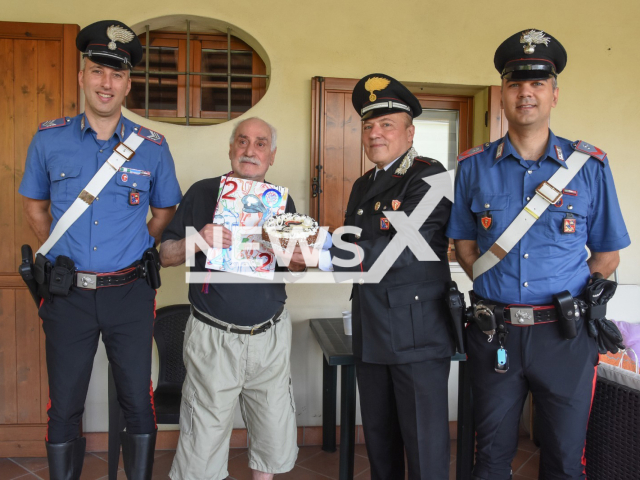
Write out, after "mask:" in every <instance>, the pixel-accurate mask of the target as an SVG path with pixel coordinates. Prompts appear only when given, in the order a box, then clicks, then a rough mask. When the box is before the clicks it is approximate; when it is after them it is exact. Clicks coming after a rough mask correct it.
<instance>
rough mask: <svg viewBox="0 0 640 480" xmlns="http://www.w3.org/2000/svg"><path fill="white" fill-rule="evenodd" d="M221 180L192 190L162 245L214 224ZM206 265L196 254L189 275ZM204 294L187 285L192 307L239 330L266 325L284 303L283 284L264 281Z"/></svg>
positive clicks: (218, 286) (212, 288)
mask: <svg viewBox="0 0 640 480" xmlns="http://www.w3.org/2000/svg"><path fill="white" fill-rule="evenodd" d="M220 178H221V177H216V178H207V179H205V180H200V181H199V182H197V183H195V184H193V185H192V186H191V188H190V189H189V191H188V192H187V193H186V194H185V195H184V197H183V198H182V202H180V206H179V207H178V210H177V212H176V214H175V216H174V217H173V220H171V223H170V224H169V225H168V226H167V228H166V229H165V230H164V232H163V234H162V241H163V242H164V241H166V240H182V239H183V238H185V231H186V228H187V227H193V228H195V229H196V231H198V232H199V231H200V230H201V229H202V227H204V226H205V225H207V224H209V223H212V222H213V214H214V212H215V208H216V201H217V199H218V190H219V188H220ZM286 211H287V212H295V211H296V207H295V205H294V203H293V199H292V198H291V196H289V197H288V198H287V207H286ZM206 261H207V256H206V253H203V252H198V253H196V258H195V266H193V267H191V271H192V272H210V271H211V270H209V269H207V268H205V263H206ZM276 268H277V269H278V270H281V269H280V268H279V267H276ZM284 270H286V269H284ZM216 273H218V272H216ZM228 275H234V274H232V273H229V274H228ZM203 290H204V289H203V285H202V284H201V283H200V284H197V283H191V284H189V301H190V302H191V304H192V305H193V306H194V307H196V308H197V309H198V310H200V311H201V312H205V313H207V314H209V315H211V316H212V317H215V318H217V319H220V320H222V321H223V322H227V323H233V324H235V325H242V326H251V325H255V324H257V323H262V322H266V321H267V320H269V319H270V318H271V317H273V315H274V314H275V313H276V312H277V311H278V309H279V308H280V307H281V306H282V305H284V303H285V301H286V299H287V293H286V291H285V286H284V284H283V283H274V282H269V281H267V280H265V281H264V282H261V283H229V284H224V283H211V284H209V285H208V292H207V293H205V292H204V291H203Z"/></svg>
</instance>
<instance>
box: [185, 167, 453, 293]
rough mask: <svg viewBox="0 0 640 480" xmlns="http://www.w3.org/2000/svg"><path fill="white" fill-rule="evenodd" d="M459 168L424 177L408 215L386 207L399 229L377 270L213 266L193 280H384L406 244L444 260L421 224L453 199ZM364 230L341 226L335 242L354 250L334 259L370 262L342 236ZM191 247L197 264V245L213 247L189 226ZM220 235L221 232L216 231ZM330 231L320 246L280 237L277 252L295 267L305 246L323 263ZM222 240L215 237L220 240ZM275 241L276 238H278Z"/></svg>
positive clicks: (189, 258) (427, 258) (313, 261)
mask: <svg viewBox="0 0 640 480" xmlns="http://www.w3.org/2000/svg"><path fill="white" fill-rule="evenodd" d="M452 178H453V172H450V171H448V172H442V173H439V174H436V175H432V176H429V177H424V178H422V180H423V181H424V182H426V183H427V184H429V186H430V188H429V190H427V192H426V193H425V195H424V196H423V198H422V199H421V200H420V202H419V203H418V205H417V206H416V208H415V209H414V210H413V211H412V212H411V214H410V215H407V214H406V213H405V212H403V211H388V212H387V211H385V212H383V214H384V215H385V216H386V217H387V218H388V219H389V222H390V223H391V225H393V227H394V228H395V230H396V234H395V235H394V236H393V238H392V239H391V241H390V242H389V244H388V245H387V246H386V248H385V249H384V250H383V251H382V253H381V254H380V256H379V257H378V258H377V259H376V261H375V262H374V263H373V265H372V266H371V268H370V269H369V270H368V271H366V272H361V271H360V270H359V269H356V270H354V271H348V272H345V271H337V272H336V271H334V272H323V271H311V272H309V271H307V272H304V273H291V272H280V271H277V270H276V271H275V272H274V276H273V279H272V280H265V279H261V278H256V277H251V276H246V275H230V274H229V273H228V272H220V271H216V270H210V271H208V272H187V274H186V281H187V283H198V284H200V283H226V284H229V283H265V282H266V283H342V282H348V281H353V282H358V283H360V284H363V283H379V282H380V281H381V280H382V279H383V277H384V276H385V275H386V274H387V272H388V271H389V270H390V269H391V268H392V266H393V264H394V262H395V261H396V260H397V258H398V257H399V256H400V255H401V254H402V252H403V251H404V249H405V248H409V249H410V251H411V252H413V254H414V255H415V257H416V259H417V260H418V261H421V262H438V261H440V259H439V258H438V256H437V255H436V253H435V252H434V251H433V249H432V248H431V246H430V245H429V244H428V243H427V241H426V240H425V239H424V237H423V236H422V235H421V234H420V227H421V226H422V225H423V224H424V222H426V221H427V219H428V218H429V216H430V215H431V214H432V213H433V211H434V210H435V208H436V207H437V206H438V205H439V204H440V202H441V201H442V199H443V198H446V199H448V200H449V201H450V202H451V203H453V184H452ZM239 228H242V233H243V234H245V235H251V234H260V233H261V231H262V227H259V226H257V227H239ZM361 233H362V229H361V228H359V227H356V226H343V227H340V228H337V229H336V230H335V231H334V233H333V235H332V240H333V245H334V247H337V248H339V249H342V250H345V251H347V252H350V253H351V254H352V256H351V258H349V259H340V258H337V257H333V258H332V263H333V264H334V265H335V266H337V267H342V268H354V267H357V266H358V265H360V263H361V262H363V261H364V256H365V251H364V250H363V249H362V248H361V247H360V246H358V245H357V243H349V242H346V241H344V240H342V236H343V235H345V234H354V235H360V234H361ZM185 234H186V235H185V250H186V252H185V253H186V266H187V267H192V266H194V265H195V254H196V245H197V246H198V248H200V250H201V251H203V252H205V253H206V252H207V251H208V250H209V248H210V247H209V245H208V244H207V242H206V241H205V240H204V239H203V238H202V236H200V234H199V233H198V231H197V230H196V229H195V228H193V227H187V228H186V232H185ZM216 234H220V235H221V232H216ZM327 235H328V232H327V227H321V228H320V230H319V232H318V240H317V241H316V243H315V245H316V247H315V248H314V247H310V246H309V245H307V242H306V241H298V242H289V244H288V245H287V248H286V249H282V248H281V247H279V243H278V241H277V240H276V241H275V242H272V244H273V245H274V253H275V254H276V258H277V262H278V265H279V266H281V267H287V266H289V262H290V260H291V257H292V255H293V252H294V249H295V247H296V244H297V245H300V250H301V252H302V255H303V257H304V260H305V263H306V264H307V265H313V266H315V265H317V264H318V258H319V255H320V250H321V248H320V246H322V245H323V244H324V241H325V239H326V236H327ZM220 240H221V238H218V239H214V243H215V242H216V241H220ZM274 240H275V239H274ZM240 248H246V249H254V248H257V245H256V244H254V243H244V244H242V245H241V246H240Z"/></svg>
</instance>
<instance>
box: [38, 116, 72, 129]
mask: <svg viewBox="0 0 640 480" xmlns="http://www.w3.org/2000/svg"><path fill="white" fill-rule="evenodd" d="M69 123H71V119H70V118H68V117H60V118H56V119H55V120H47V121H46V122H42V123H41V124H40V125H39V126H38V131H39V132H41V131H42V130H49V129H50V128H57V127H66V126H67V125H69Z"/></svg>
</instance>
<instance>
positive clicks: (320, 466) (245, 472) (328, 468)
mask: <svg viewBox="0 0 640 480" xmlns="http://www.w3.org/2000/svg"><path fill="white" fill-rule="evenodd" d="M455 448H456V445H455V441H452V442H451V451H452V452H454V453H455ZM174 454H175V451H173V450H159V451H157V452H156V458H155V465H154V469H153V479H154V480H165V479H167V478H168V477H167V474H168V472H169V469H170V468H171V462H172V461H173V456H174ZM539 457H540V455H539V452H538V448H537V447H536V446H535V445H534V444H533V442H531V441H530V440H529V439H528V438H525V437H521V438H520V442H519V444H518V453H517V455H516V457H515V458H514V460H513V464H512V467H513V473H514V475H513V480H530V479H537V478H538V461H539ZM247 462H248V460H247V449H246V448H234V449H231V451H230V453H229V474H230V476H231V479H234V480H250V479H251V472H250V470H249V468H248V466H247ZM338 464H339V456H338V452H335V453H327V452H323V451H322V450H321V449H320V447H319V446H317V447H300V453H299V454H298V460H297V462H296V466H295V467H294V469H293V470H292V471H290V472H289V473H285V474H282V475H277V476H276V478H278V479H282V480H326V479H327V478H330V479H337V478H338ZM107 474H108V468H107V454H106V452H99V453H87V454H86V456H85V460H84V468H83V470H82V477H81V480H97V479H101V480H107V479H108V476H107ZM18 478H19V479H20V480H37V479H41V480H49V468H48V467H47V460H46V459H45V458H0V480H13V479H18ZM354 478H355V479H356V480H369V479H370V475H369V459H368V458H367V450H366V448H365V446H364V445H356V456H355V467H354ZM449 478H450V479H455V455H452V456H451V470H450V475H449ZM118 480H126V478H125V475H124V471H122V461H121V462H120V471H119V472H118Z"/></svg>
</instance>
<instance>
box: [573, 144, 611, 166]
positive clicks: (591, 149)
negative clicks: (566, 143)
mask: <svg viewBox="0 0 640 480" xmlns="http://www.w3.org/2000/svg"><path fill="white" fill-rule="evenodd" d="M571 146H572V147H573V148H575V149H576V150H577V151H579V152H582V153H586V154H587V155H591V156H592V157H593V158H597V159H598V160H600V161H601V162H604V160H605V158H607V154H606V153H605V152H603V151H602V150H600V149H599V148H598V147H595V146H593V145H591V144H589V143H587V142H583V141H582V140H578V141H577V142H576V143H572V144H571Z"/></svg>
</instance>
